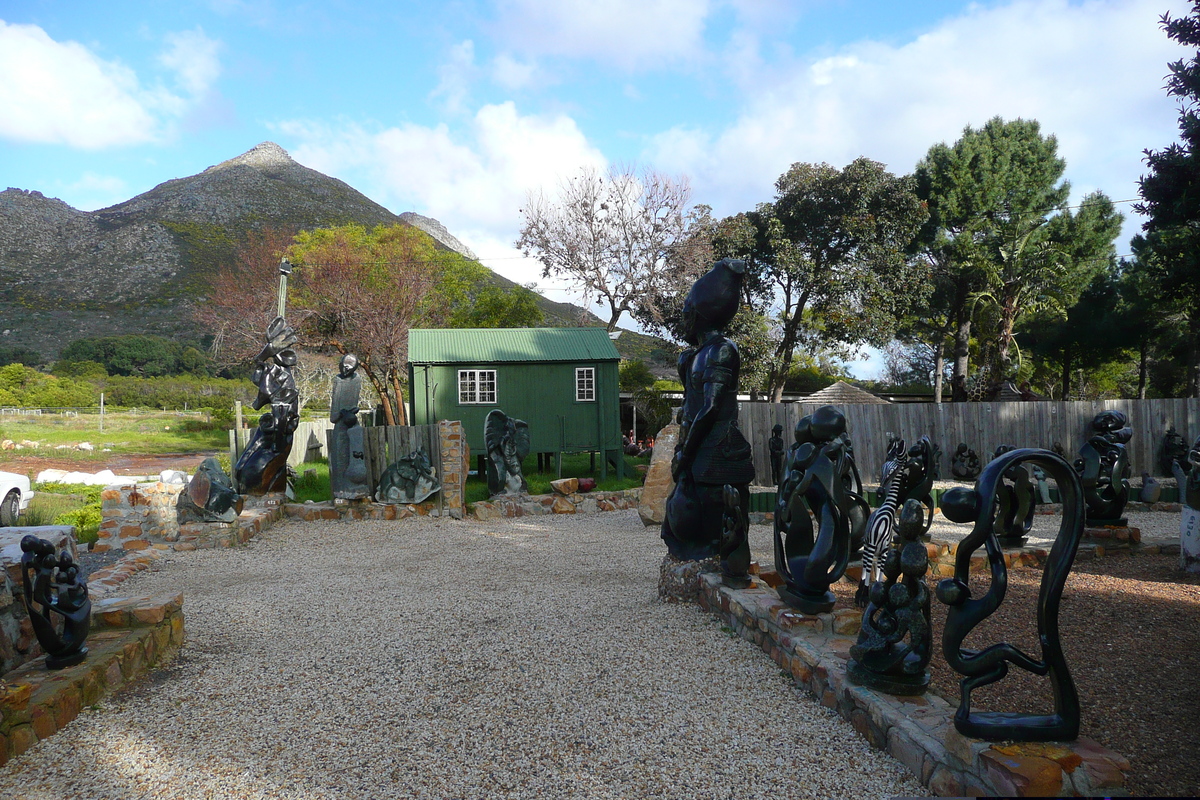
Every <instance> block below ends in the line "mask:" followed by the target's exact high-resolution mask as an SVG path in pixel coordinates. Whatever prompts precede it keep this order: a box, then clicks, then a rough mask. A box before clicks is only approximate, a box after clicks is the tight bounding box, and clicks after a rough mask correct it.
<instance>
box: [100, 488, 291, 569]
mask: <svg viewBox="0 0 1200 800" xmlns="http://www.w3.org/2000/svg"><path fill="white" fill-rule="evenodd" d="M186 488H187V487H186V486H185V485H183V484H177V483H162V482H161V481H156V482H152V483H139V484H136V485H133V486H128V485H126V486H108V487H105V489H104V490H103V491H102V492H101V493H100V536H99V538H98V539H97V540H96V541H95V542H94V543H93V544H92V548H91V549H92V552H96V553H102V552H106V551H108V550H181V551H182V550H199V549H205V548H210V547H233V546H235V545H239V544H245V543H246V542H247V541H249V540H250V539H251V538H252V537H254V536H257V535H258V534H259V533H262V532H263V531H264V530H266V529H267V528H268V527H270V525H271V524H272V523H274V522H277V521H279V520H280V519H282V518H283V509H282V501H283V496H282V495H268V496H265V497H262V498H253V500H254V501H255V503H256V504H255V505H248V506H247V507H246V508H245V509H244V510H243V511H242V513H241V515H239V516H238V518H237V519H236V520H235V521H233V522H184V523H180V522H179V517H178V514H177V510H176V509H177V507H176V503H177V502H178V500H179V495H180V494H181V493H182V492H183V491H184V489H186Z"/></svg>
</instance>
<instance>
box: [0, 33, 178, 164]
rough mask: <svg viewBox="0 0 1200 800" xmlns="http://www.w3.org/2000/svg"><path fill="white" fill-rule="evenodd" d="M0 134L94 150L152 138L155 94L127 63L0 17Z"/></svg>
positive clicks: (10, 137) (20, 139)
mask: <svg viewBox="0 0 1200 800" xmlns="http://www.w3.org/2000/svg"><path fill="white" fill-rule="evenodd" d="M0 76H3V77H2V78H0V109H3V112H0V137H3V138H7V139H12V140H15V141H21V142H46V143H63V144H67V145H70V146H72V147H80V148H85V149H98V148H103V147H110V146H113V145H125V144H135V143H138V142H145V141H150V140H152V139H153V138H154V137H155V135H156V131H157V128H158V124H157V121H156V119H155V117H154V115H153V114H152V113H151V110H152V108H153V107H154V106H155V105H157V104H158V100H157V99H156V98H155V97H153V96H152V95H149V94H148V93H146V92H144V91H143V90H142V89H141V87H140V86H139V84H138V79H137V76H136V75H135V74H134V73H133V71H132V70H130V69H129V68H128V67H125V66H123V65H121V64H120V63H118V62H115V61H105V60H103V59H101V58H98V57H97V56H95V55H94V54H93V53H92V52H91V51H89V50H88V49H87V48H86V47H84V46H83V45H81V44H79V43H77V42H56V41H54V40H53V39H51V38H50V37H49V36H48V35H47V34H46V32H45V31H43V30H42V29H41V28H39V27H37V26H36V25H9V24H7V23H5V22H3V21H0Z"/></svg>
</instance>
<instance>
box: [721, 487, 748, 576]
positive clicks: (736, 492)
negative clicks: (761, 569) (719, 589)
mask: <svg viewBox="0 0 1200 800" xmlns="http://www.w3.org/2000/svg"><path fill="white" fill-rule="evenodd" d="M721 493H722V496H723V497H724V498H725V511H724V514H723V516H722V519H721V524H722V526H723V528H724V530H723V532H722V533H721V543H720V545H719V546H718V547H717V556H718V557H719V558H720V562H721V580H722V581H723V582H724V584H725V585H726V586H732V587H733V588H734V589H745V588H746V587H748V586H749V585H750V584H751V580H750V573H749V570H750V547H749V544H748V543H747V539H746V537H747V535H748V534H749V532H750V517H749V514H747V513H746V512H745V511H744V510H743V509H742V499H743V498H742V492H741V491H740V489H739V487H736V486H732V485H730V484H728V483H727V484H725V486H724V487H723V488H722V490H721Z"/></svg>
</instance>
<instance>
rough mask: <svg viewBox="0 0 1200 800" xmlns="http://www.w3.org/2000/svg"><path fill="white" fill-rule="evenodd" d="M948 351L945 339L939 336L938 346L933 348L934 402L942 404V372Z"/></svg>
mask: <svg viewBox="0 0 1200 800" xmlns="http://www.w3.org/2000/svg"><path fill="white" fill-rule="evenodd" d="M945 349H946V340H945V338H943V337H941V336H939V337H938V342H937V345H936V346H935V347H934V348H933V402H935V403H940V402H942V372H943V367H944V366H945V363H946V359H945V358H944V356H943V352H944V351H945Z"/></svg>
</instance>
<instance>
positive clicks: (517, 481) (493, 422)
mask: <svg viewBox="0 0 1200 800" xmlns="http://www.w3.org/2000/svg"><path fill="white" fill-rule="evenodd" d="M483 444H484V447H486V448H487V483H488V494H489V496H491V497H495V496H496V495H499V494H526V493H528V492H529V484H528V483H526V481H525V474H524V473H523V472H522V471H521V462H522V461H524V460H525V456H527V455H529V423H527V422H525V421H524V420H519V419H516V418H515V417H510V416H508V415H507V414H505V413H504V412H503V411H501V410H500V409H498V408H493V409H492V410H491V411H489V412H488V415H487V419H485V420H484V422H483Z"/></svg>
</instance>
